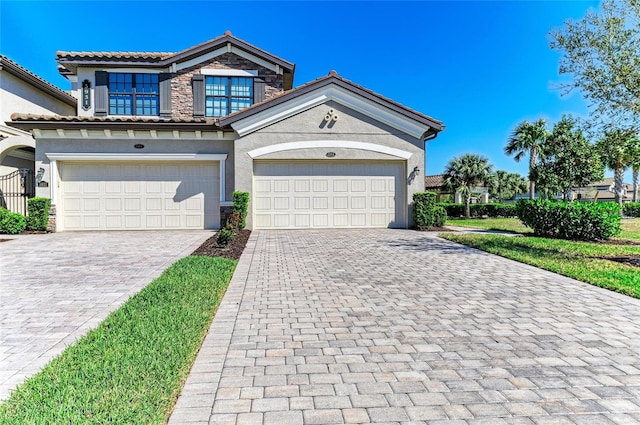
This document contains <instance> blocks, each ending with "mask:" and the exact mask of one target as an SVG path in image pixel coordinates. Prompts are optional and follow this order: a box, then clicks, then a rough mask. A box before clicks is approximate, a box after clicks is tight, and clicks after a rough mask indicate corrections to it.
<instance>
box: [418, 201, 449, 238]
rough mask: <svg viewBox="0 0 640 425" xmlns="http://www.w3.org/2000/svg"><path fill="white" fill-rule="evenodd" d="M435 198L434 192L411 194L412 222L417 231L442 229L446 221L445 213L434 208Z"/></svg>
mask: <svg viewBox="0 0 640 425" xmlns="http://www.w3.org/2000/svg"><path fill="white" fill-rule="evenodd" d="M436 197H437V194H436V193H434V192H417V193H414V194H413V222H414V224H415V226H416V228H417V229H418V230H428V229H430V228H431V227H442V226H444V223H445V221H447V212H446V211H445V209H444V208H441V207H437V206H436Z"/></svg>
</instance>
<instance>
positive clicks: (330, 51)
mask: <svg viewBox="0 0 640 425" xmlns="http://www.w3.org/2000/svg"><path fill="white" fill-rule="evenodd" d="M598 5H599V2H598V1H535V0H532V1H487V2H484V1H447V2H438V1H410V2H386V1H373V2H365V1H356V2H343V1H326V0H325V1H319V2H315V1H287V2H270V1H259V2H248V1H238V2H211V1H194V2H188V1H183V2H171V1H161V2H156V1H138V2H136V1H119V0H115V1H114V0H112V1H109V2H100V1H63V2H55V1H46V2H35V1H24V0H23V1H8V0H0V52H2V54H4V55H6V56H8V57H9V58H11V59H13V60H14V61H16V62H18V63H19V64H21V65H23V66H25V67H26V68H28V69H29V70H31V71H33V72H35V73H36V74H38V75H40V76H42V77H43V78H45V79H46V80H48V81H50V82H52V83H53V84H55V85H57V86H59V87H61V88H62V89H68V88H69V84H68V82H67V81H66V80H65V79H64V78H62V77H60V76H59V74H58V73H57V70H56V62H55V52H56V51H58V50H74V51H86V50H89V51H179V50H182V49H185V48H187V47H190V46H192V45H195V44H199V43H201V42H203V41H206V40H209V39H211V38H214V37H217V36H219V35H221V34H222V33H223V32H224V31H225V30H231V31H232V33H233V34H234V35H235V36H236V37H238V38H241V39H243V40H245V41H247V42H249V43H251V44H254V45H256V46H258V47H260V48H262V49H264V50H266V51H268V52H270V53H273V54H275V55H277V56H280V57H282V58H283V59H286V60H289V61H291V62H294V63H295V64H296V73H295V80H294V86H298V85H302V84H304V83H306V82H308V81H310V80H313V79H315V78H318V77H320V76H323V75H326V74H327V73H328V72H329V71H330V70H332V69H335V70H336V71H337V72H338V74H340V75H341V76H343V77H345V78H347V79H349V80H352V81H354V82H356V83H358V84H360V85H363V86H365V87H367V88H369V89H371V90H373V91H375V92H378V93H380V94H382V95H384V96H386V97H389V98H391V99H394V100H395V101H397V102H400V103H402V104H404V105H406V106H408V107H411V108H413V109H416V110H418V111H420V112H422V113H424V114H427V115H430V116H432V117H434V118H437V119H439V120H442V121H443V122H444V124H445V125H446V127H447V128H446V130H445V131H443V132H442V133H441V134H440V136H439V137H438V138H437V139H436V140H434V141H431V142H429V143H428V145H427V159H426V174H438V173H441V172H442V171H443V169H444V167H445V165H446V163H447V162H448V161H449V160H450V159H451V158H452V157H454V156H457V155H460V154H462V153H466V152H473V153H479V154H482V155H485V156H487V157H488V158H489V160H490V161H491V162H492V163H493V164H494V166H495V168H496V169H502V170H507V171H511V172H519V173H521V174H523V175H526V174H527V161H524V162H523V163H520V164H518V163H516V162H515V161H514V160H513V159H512V158H510V157H507V156H505V155H504V153H503V147H504V145H505V143H506V140H507V137H508V136H509V134H510V132H511V131H512V130H513V128H514V127H515V125H516V124H517V123H519V122H520V121H522V120H524V119H528V120H534V119H538V118H540V117H544V118H546V119H547V120H548V121H550V122H551V123H553V122H556V121H558V120H559V119H560V117H561V116H562V115H563V114H565V113H571V114H573V115H575V116H585V117H586V115H587V105H586V104H585V102H584V101H583V100H582V98H581V96H580V95H579V93H576V94H572V95H570V96H562V95H561V92H560V91H559V90H556V89H554V86H556V85H557V84H558V83H559V82H560V81H562V78H566V77H562V78H561V77H560V76H559V74H558V59H559V57H560V55H559V53H557V52H554V51H552V50H551V49H550V48H549V44H548V33H549V31H550V30H551V29H553V28H557V27H560V26H562V23H563V22H564V21H565V20H566V19H569V18H572V19H579V18H581V17H582V16H584V14H585V12H586V11H587V9H588V8H590V7H598ZM607 175H612V173H611V172H608V173H607ZM628 180H630V179H629V177H627V181H628Z"/></svg>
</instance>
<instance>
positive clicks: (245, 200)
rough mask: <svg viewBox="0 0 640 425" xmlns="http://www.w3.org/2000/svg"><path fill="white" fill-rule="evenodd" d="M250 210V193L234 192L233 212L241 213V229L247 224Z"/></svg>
mask: <svg viewBox="0 0 640 425" xmlns="http://www.w3.org/2000/svg"><path fill="white" fill-rule="evenodd" d="M248 211H249V193H248V192H240V191H235V192H233V212H234V213H238V214H239V215H240V226H239V228H240V229H244V228H245V227H246V226H247V220H246V219H247V212H248Z"/></svg>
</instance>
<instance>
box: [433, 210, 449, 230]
mask: <svg viewBox="0 0 640 425" xmlns="http://www.w3.org/2000/svg"><path fill="white" fill-rule="evenodd" d="M446 222H447V211H446V210H445V209H444V208H442V207H439V206H437V205H436V206H435V207H433V225H434V226H435V227H444V225H445V223H446Z"/></svg>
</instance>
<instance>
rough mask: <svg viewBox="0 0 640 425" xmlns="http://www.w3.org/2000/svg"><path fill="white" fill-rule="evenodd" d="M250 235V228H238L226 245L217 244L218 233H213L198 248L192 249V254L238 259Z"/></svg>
mask: <svg viewBox="0 0 640 425" xmlns="http://www.w3.org/2000/svg"><path fill="white" fill-rule="evenodd" d="M250 235H251V230H247V229H243V230H239V231H238V232H237V233H236V235H235V236H234V237H233V239H231V241H230V242H229V244H228V245H227V246H220V245H218V242H217V241H216V239H217V237H218V235H217V234H216V235H213V236H211V237H210V238H209V239H207V240H206V241H204V243H203V244H202V245H200V247H199V248H198V249H196V250H195V251H193V254H192V255H204V256H207V257H224V258H229V259H230V260H238V259H239V258H240V255H242V251H244V247H245V246H246V245H247V241H248V240H249V236H250Z"/></svg>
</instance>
